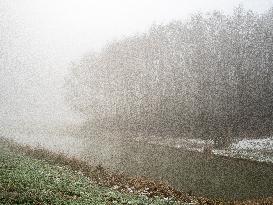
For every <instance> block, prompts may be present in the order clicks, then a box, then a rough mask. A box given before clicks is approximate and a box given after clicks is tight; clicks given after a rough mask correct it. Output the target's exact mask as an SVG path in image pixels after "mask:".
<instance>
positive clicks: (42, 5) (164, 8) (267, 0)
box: [0, 0, 273, 121]
mask: <svg viewBox="0 0 273 205" xmlns="http://www.w3.org/2000/svg"><path fill="white" fill-rule="evenodd" d="M239 4H241V5H242V6H243V7H244V8H246V9H252V10H254V11H256V12H258V13H260V12H264V11H265V10H267V9H269V8H270V7H271V6H273V0H96V1H95V0H0V14H1V8H4V10H6V11H8V13H9V15H8V20H7V19H5V20H4V22H6V23H7V22H8V24H10V27H11V28H12V29H13V30H14V34H12V35H10V37H9V39H10V41H11V43H10V52H11V53H12V54H11V55H10V56H9V57H8V58H9V61H8V62H9V63H8V64H6V65H3V67H4V68H5V69H4V72H0V77H1V78H3V75H5V81H3V80H2V83H1V82H0V85H4V86H6V87H7V90H8V91H7V92H8V93H9V94H8V95H9V96H7V103H6V104H7V105H6V111H7V112H6V113H7V115H12V116H13V117H14V118H17V117H19V118H20V117H21V118H25V116H28V118H30V120H36V119H38V118H39V117H40V116H43V119H46V120H47V121H52V119H53V118H55V119H57V120H59V121H61V120H62V119H64V118H65V116H66V118H71V115H66V114H67V113H68V109H67V108H65V106H64V103H63V102H62V98H61V97H60V93H61V86H62V83H63V79H64V75H65V74H66V70H67V66H68V64H69V63H70V62H71V61H73V60H75V59H77V58H78V57H79V56H81V55H83V54H84V53H85V52H88V51H92V50H97V49H99V48H101V47H102V46H103V45H104V44H105V43H106V42H108V41H111V40H113V39H118V38H121V37H123V36H127V35H130V34H133V33H136V32H144V31H145V30H147V29H148V28H149V26H150V25H151V24H153V23H161V22H163V23H166V22H168V21H171V20H173V19H185V18H186V17H188V16H189V15H190V14H192V13H195V12H208V11H212V10H221V11H223V12H225V13H231V12H232V10H233V9H234V7H237V6H238V5H239ZM0 18H1V15H0ZM0 20H1V19H0ZM2 21H3V19H2ZM0 23H1V21H0ZM0 34H1V33H0ZM0 66H1V65H0ZM2 71H3V70H2ZM11 85H12V86H13V87H12V86H11ZM2 110H3V109H2ZM10 113H11V114H10ZM0 114H1V112H0ZM7 115H6V116H7ZM2 116H4V115H2Z"/></svg>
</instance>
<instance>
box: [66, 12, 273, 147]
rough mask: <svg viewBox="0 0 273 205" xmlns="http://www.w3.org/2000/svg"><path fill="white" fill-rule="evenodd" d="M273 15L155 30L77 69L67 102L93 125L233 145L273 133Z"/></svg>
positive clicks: (218, 18)
mask: <svg viewBox="0 0 273 205" xmlns="http://www.w3.org/2000/svg"><path fill="white" fill-rule="evenodd" d="M272 72H273V9H271V10H269V11H267V12H266V13H264V14H261V15H258V14H255V13H253V12H252V11H245V10H244V9H242V8H237V9H235V10H234V12H233V14H232V15H224V14H222V13H221V12H217V11H215V12H213V13H211V14H206V15H203V14H197V15H194V16H192V17H191V19H189V20H188V21H186V22H185V21H173V22H171V23H169V24H167V25H153V26H152V27H151V28H150V30H149V31H148V32H147V33H144V34H141V35H135V36H131V37H128V38H125V39H123V40H119V41H115V42H112V43H110V44H108V45H107V46H105V48H103V49H102V50H101V51H100V52H98V53H92V54H89V55H86V56H85V57H83V58H82V60H81V61H80V62H77V63H74V64H73V65H72V66H71V76H70V78H69V79H68V80H67V82H66V88H67V101H68V102H69V104H70V105H71V106H72V107H73V108H74V109H75V110H77V111H80V112H82V113H84V114H85V115H86V116H87V118H88V122H89V125H90V126H91V125H93V126H102V127H105V128H111V129H114V128H117V129H125V130H132V131H138V132H145V133H148V134H151V133H155V134H159V133H167V132H168V133H172V134H173V135H176V136H181V137H185V136H188V137H201V138H205V139H213V140H214V141H215V142H216V144H217V145H226V144H228V143H229V142H230V140H231V139H234V138H237V137H239V136H243V135H247V136H250V135H249V134H250V132H252V133H255V134H256V135H265V134H269V133H270V132H271V131H272V120H273V73H272Z"/></svg>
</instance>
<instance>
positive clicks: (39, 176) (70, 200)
mask: <svg viewBox="0 0 273 205" xmlns="http://www.w3.org/2000/svg"><path fill="white" fill-rule="evenodd" d="M88 168H90V167H88V165H87V164H84V163H83V162H78V161H77V160H76V159H69V158H66V157H65V155H62V154H53V153H50V152H48V151H46V150H43V149H32V148H31V147H27V146H16V144H14V143H11V142H8V141H3V140H0V204H94V205H99V204H162V205H163V204H179V203H178V202H175V200H174V199H171V198H166V197H165V198H164V197H153V198H151V197H148V196H145V195H141V194H133V193H132V194H129V193H125V192H121V191H118V190H116V189H115V188H113V187H112V188H111V187H109V186H108V187H107V186H105V184H102V183H100V179H99V178H100V177H102V176H103V172H104V171H103V169H102V168H100V167H97V168H96V169H93V170H92V171H91V170H88V171H89V172H90V176H91V175H93V178H91V177H90V176H88V175H87V169H88ZM104 175H105V174H104ZM96 177H97V179H98V180H97V181H96V180H94V178H96Z"/></svg>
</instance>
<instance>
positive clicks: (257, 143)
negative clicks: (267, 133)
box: [213, 137, 273, 163]
mask: <svg viewBox="0 0 273 205" xmlns="http://www.w3.org/2000/svg"><path fill="white" fill-rule="evenodd" d="M213 152H214V153H215V154H219V155H225V156H232V157H239V158H247V159H252V160H255V161H264V162H271V163H273V137H267V138H263V139H242V140H240V141H238V142H236V143H233V144H231V146H230V147H229V148H228V149H226V150H213Z"/></svg>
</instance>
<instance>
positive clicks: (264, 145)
mask: <svg viewBox="0 0 273 205" xmlns="http://www.w3.org/2000/svg"><path fill="white" fill-rule="evenodd" d="M135 140H137V141H146V142H147V143H150V144H158V145H164V146H169V147H175V148H179V149H186V150H191V151H198V152H203V150H204V148H205V147H213V142H212V141H205V140H202V139H177V138H170V137H157V136H149V137H143V136H139V137H136V138H135ZM212 152H213V153H214V154H216V155H224V156H230V157H235V158H246V159H251V160H255V161H264V162H271V163H273V137H267V138H263V139H242V140H240V141H238V142H236V143H233V144H231V145H230V146H229V147H228V148H226V149H224V150H223V149H222V150H220V149H212Z"/></svg>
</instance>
